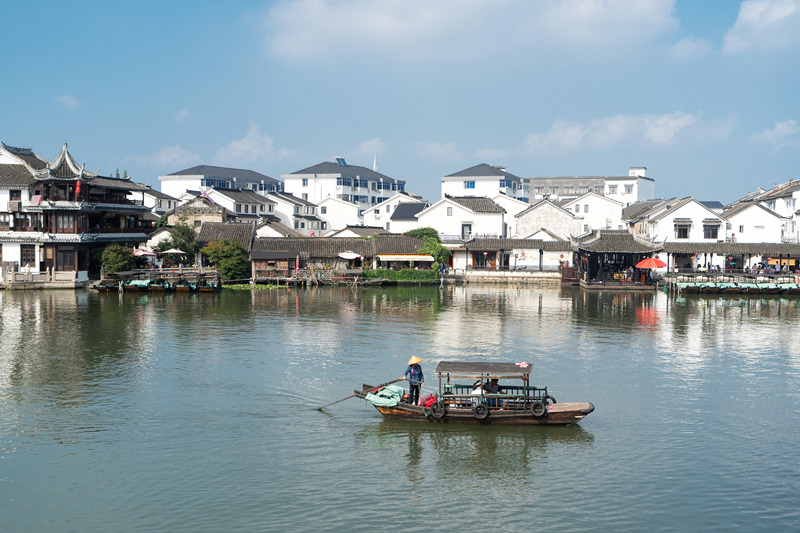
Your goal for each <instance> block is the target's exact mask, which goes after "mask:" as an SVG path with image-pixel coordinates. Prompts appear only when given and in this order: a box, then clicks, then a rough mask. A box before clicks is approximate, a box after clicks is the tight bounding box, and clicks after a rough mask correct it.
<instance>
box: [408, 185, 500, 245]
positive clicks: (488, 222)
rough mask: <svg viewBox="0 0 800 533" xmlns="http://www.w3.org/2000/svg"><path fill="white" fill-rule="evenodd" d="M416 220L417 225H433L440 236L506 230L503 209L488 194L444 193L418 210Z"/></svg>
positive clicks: (466, 236) (495, 233)
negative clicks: (452, 194) (462, 194)
mask: <svg viewBox="0 0 800 533" xmlns="http://www.w3.org/2000/svg"><path fill="white" fill-rule="evenodd" d="M417 221H418V222H419V227H420V228H434V229H436V231H438V232H439V234H440V235H443V236H444V239H447V238H448V237H458V238H461V239H470V238H473V237H477V236H485V237H500V236H502V235H504V234H505V232H506V223H505V211H504V210H503V208H502V207H500V206H499V205H497V204H496V203H495V202H494V201H492V200H491V199H489V198H476V197H472V196H466V197H465V196H461V197H449V196H448V197H445V198H442V199H441V200H439V201H438V202H436V203H435V204H433V205H431V206H429V207H427V208H425V209H423V210H422V211H420V212H419V213H418V214H417ZM444 239H443V240H444Z"/></svg>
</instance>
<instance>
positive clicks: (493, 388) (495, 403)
mask: <svg viewBox="0 0 800 533" xmlns="http://www.w3.org/2000/svg"><path fill="white" fill-rule="evenodd" d="M483 390H484V392H486V393H488V394H500V392H501V391H502V390H503V387H501V386H500V384H499V383H498V380H497V378H493V379H491V380H490V381H489V383H487V384H486V385H484V386H483ZM488 401H489V406H490V407H500V403H501V400H500V398H489V400H488Z"/></svg>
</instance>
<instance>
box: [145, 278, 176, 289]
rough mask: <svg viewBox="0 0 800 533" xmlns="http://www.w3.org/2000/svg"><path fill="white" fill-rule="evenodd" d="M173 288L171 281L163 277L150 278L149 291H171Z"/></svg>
mask: <svg viewBox="0 0 800 533" xmlns="http://www.w3.org/2000/svg"><path fill="white" fill-rule="evenodd" d="M173 290H175V289H174V288H173V286H172V283H170V282H169V281H167V280H165V279H153V280H150V292H172V291H173Z"/></svg>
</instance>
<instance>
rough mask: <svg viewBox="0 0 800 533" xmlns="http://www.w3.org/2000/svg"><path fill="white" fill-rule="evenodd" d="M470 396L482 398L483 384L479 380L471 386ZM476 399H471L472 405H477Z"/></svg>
mask: <svg viewBox="0 0 800 533" xmlns="http://www.w3.org/2000/svg"><path fill="white" fill-rule="evenodd" d="M470 394H471V395H472V396H482V395H483V382H482V381H481V380H478V381H476V382H475V383H473V384H472V392H471V393H470ZM477 403H478V398H473V399H472V404H473V405H477Z"/></svg>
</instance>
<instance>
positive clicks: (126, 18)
mask: <svg viewBox="0 0 800 533" xmlns="http://www.w3.org/2000/svg"><path fill="white" fill-rule="evenodd" d="M3 15H4V19H5V20H6V24H4V31H3V32H2V34H0V45H2V49H3V50H4V51H5V53H4V56H3V61H2V73H3V76H2V81H0V95H1V96H2V97H3V102H4V105H3V106H2V112H0V140H2V141H3V142H5V143H6V144H9V145H12V146H33V148H34V150H35V151H37V152H38V153H40V154H42V155H44V156H45V157H49V158H53V157H54V156H55V155H56V154H57V153H58V152H59V150H60V148H61V144H62V143H63V142H65V141H66V142H68V143H69V147H70V152H71V153H72V154H73V155H74V156H75V157H76V159H78V160H79V161H81V162H85V163H86V165H87V168H89V169H92V170H95V169H97V168H98V167H102V168H103V172H104V173H113V172H114V171H115V170H116V169H117V168H118V169H120V171H122V170H123V169H126V170H127V171H128V173H129V174H131V175H132V177H133V179H135V180H136V181H140V182H143V183H147V184H150V185H152V186H154V187H156V188H158V187H159V182H158V179H157V176H159V175H163V174H168V173H171V172H175V171H177V170H181V169H184V168H187V167H190V166H194V165H197V164H210V165H221V166H231V167H236V168H245V169H251V170H255V171H258V172H262V173H264V174H267V175H269V176H272V177H275V178H279V177H280V175H281V174H286V173H290V172H294V171H296V170H300V169H302V168H305V167H307V166H311V165H313V164H316V163H319V162H321V161H330V160H332V159H333V157H334V156H337V155H341V156H345V157H346V158H347V161H348V163H350V164H357V165H363V166H367V167H371V166H372V163H373V155H374V154H377V161H378V170H379V171H380V172H382V173H384V174H386V175H388V176H391V177H394V178H399V179H404V180H406V181H407V183H408V185H407V190H409V191H412V192H416V193H419V194H422V195H423V196H425V197H426V198H427V199H430V200H435V199H438V198H439V197H440V194H441V189H440V179H441V177H442V176H444V175H446V174H450V173H453V172H457V171H459V170H462V169H464V168H468V167H470V166H473V165H475V164H478V163H484V162H485V163H489V164H493V165H505V166H506V168H507V170H508V171H509V172H511V173H512V174H515V175H517V176H521V177H529V176H572V175H607V176H618V175H627V172H628V167H631V166H646V167H647V168H648V176H650V177H652V178H653V179H655V180H656V195H657V196H659V197H667V196H681V197H682V196H688V195H693V196H695V198H697V199H699V200H720V201H723V202H729V201H732V200H734V199H736V198H738V197H741V196H743V195H745V194H746V193H747V192H749V191H752V190H755V189H756V188H757V187H765V188H766V187H770V186H772V184H773V183H776V182H782V181H788V180H789V179H797V178H800V125H799V124H798V120H800V98H798V96H799V95H800V31H798V28H800V0H748V1H745V2H741V3H738V2H735V1H721V0H704V1H694V0H651V1H648V2H642V1H641V0H569V1H557V0H540V1H536V2H531V1H528V0H507V1H503V0H492V1H473V0H439V1H437V2H430V1H429V0H382V1H379V2H376V1H374V0H353V1H349V2H344V1H334V0H298V1H291V2H290V1H274V2H255V1H238V2H195V1H192V2H188V1H187V2H181V1H170V2H148V1H137V2H108V1H98V2H36V1H30V2H14V3H11V4H9V5H7V6H4V8H3Z"/></svg>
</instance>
